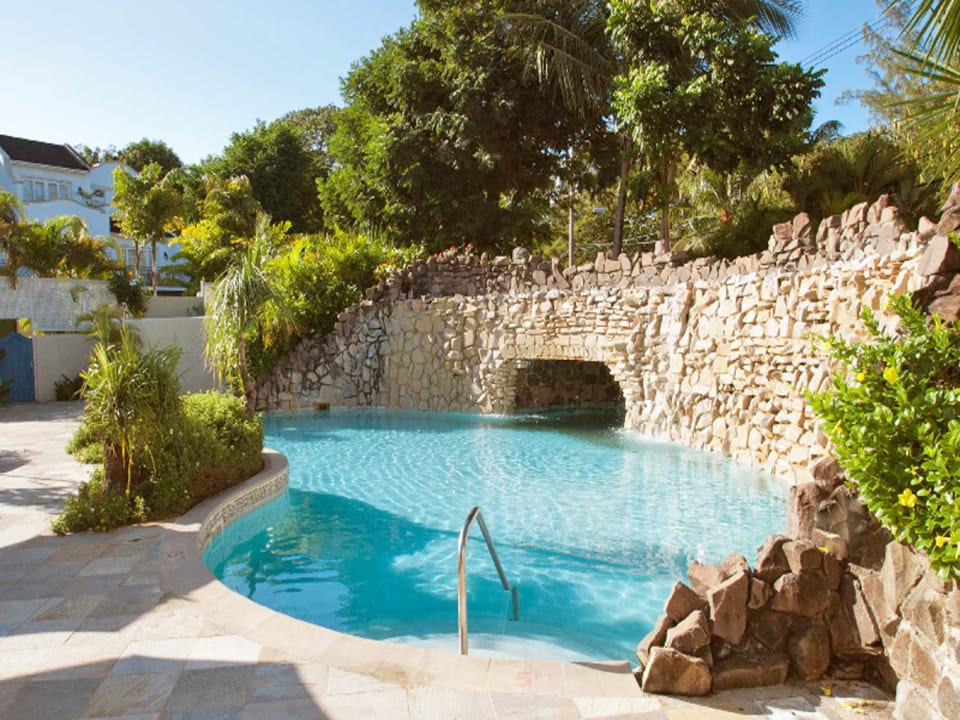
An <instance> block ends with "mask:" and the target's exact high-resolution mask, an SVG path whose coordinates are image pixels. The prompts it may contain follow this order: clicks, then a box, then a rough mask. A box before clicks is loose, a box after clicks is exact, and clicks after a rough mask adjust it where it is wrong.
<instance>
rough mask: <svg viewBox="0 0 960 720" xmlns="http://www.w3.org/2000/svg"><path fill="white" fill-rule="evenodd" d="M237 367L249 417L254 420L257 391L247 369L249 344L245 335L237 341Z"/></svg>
mask: <svg viewBox="0 0 960 720" xmlns="http://www.w3.org/2000/svg"><path fill="white" fill-rule="evenodd" d="M237 369H238V370H239V372H240V383H241V384H242V385H243V399H244V402H246V405H247V419H248V420H252V419H253V416H254V414H255V412H256V410H255V408H254V404H255V403H256V391H255V388H254V386H253V379H252V378H251V377H250V372H249V370H247V344H246V342H244V340H243V337H242V336H241V337H240V342H238V343H237Z"/></svg>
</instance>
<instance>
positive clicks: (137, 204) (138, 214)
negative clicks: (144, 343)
mask: <svg viewBox="0 0 960 720" xmlns="http://www.w3.org/2000/svg"><path fill="white" fill-rule="evenodd" d="M113 183H114V188H115V191H114V195H113V204H114V207H115V208H116V217H117V219H118V220H119V222H120V229H121V231H122V232H123V234H124V235H126V236H127V237H129V238H130V239H131V240H132V241H133V246H134V255H135V257H136V265H137V268H139V267H140V249H141V247H142V243H144V242H148V243H150V250H151V254H150V281H151V285H152V287H153V293H154V295H156V293H157V282H158V278H159V276H158V274H157V244H158V243H160V242H161V241H163V239H164V238H165V237H166V236H167V232H168V231H169V230H171V229H172V227H173V222H174V220H175V218H176V217H177V216H178V215H179V214H180V211H181V201H182V197H181V195H180V192H179V191H178V190H177V188H176V186H175V185H174V183H173V178H172V177H171V174H167V175H163V169H162V168H161V167H160V165H158V164H157V163H150V164H148V165H147V166H146V167H144V168H143V171H142V172H140V174H139V175H131V174H130V173H129V172H127V171H126V170H125V169H124V168H122V167H118V168H115V169H114V171H113Z"/></svg>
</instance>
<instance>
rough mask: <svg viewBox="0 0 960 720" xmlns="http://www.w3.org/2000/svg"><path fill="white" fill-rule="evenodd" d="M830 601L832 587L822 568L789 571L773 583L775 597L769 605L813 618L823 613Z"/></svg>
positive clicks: (778, 609) (786, 611)
mask: <svg viewBox="0 0 960 720" xmlns="http://www.w3.org/2000/svg"><path fill="white" fill-rule="evenodd" d="M829 601H830V588H828V587H827V578H826V575H825V574H824V572H823V571H822V570H808V571H806V572H802V573H787V574H786V575H783V576H781V577H780V578H778V579H777V581H776V582H775V583H774V584H773V598H771V600H770V603H769V604H768V607H769V608H770V609H771V610H776V611H778V612H785V613H789V614H791V615H799V616H800V617H807V618H812V617H816V616H817V615H819V614H820V613H822V612H823V611H824V610H826V608H827V603H828V602H829Z"/></svg>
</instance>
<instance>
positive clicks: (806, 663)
mask: <svg viewBox="0 0 960 720" xmlns="http://www.w3.org/2000/svg"><path fill="white" fill-rule="evenodd" d="M787 652H788V653H789V655H790V664H791V666H792V667H793V671H794V673H795V674H796V676H797V677H798V678H799V679H801V680H816V679H817V678H819V677H820V676H821V675H823V674H824V673H825V672H826V671H827V668H828V667H830V634H829V633H828V632H827V629H826V627H824V625H823V623H819V622H817V623H810V624H809V625H806V626H804V627H801V628H798V629H796V630H794V631H793V633H792V634H791V636H790V640H789V641H788V642H787Z"/></svg>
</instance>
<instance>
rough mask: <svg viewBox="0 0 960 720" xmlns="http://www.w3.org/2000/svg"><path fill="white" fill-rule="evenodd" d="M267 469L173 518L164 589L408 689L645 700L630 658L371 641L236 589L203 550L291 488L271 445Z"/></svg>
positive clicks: (248, 630)
mask: <svg viewBox="0 0 960 720" xmlns="http://www.w3.org/2000/svg"><path fill="white" fill-rule="evenodd" d="M263 458H264V467H263V469H262V470H261V471H260V472H259V473H258V474H257V475H255V476H253V477H252V478H250V479H249V480H247V481H246V482H244V483H242V484H240V485H238V486H236V487H235V488H232V489H230V490H228V491H226V492H224V493H222V494H220V495H218V496H216V497H213V498H210V499H209V500H206V501H204V502H203V503H200V504H199V505H197V506H196V507H194V508H193V509H191V510H190V511H188V512H187V513H186V514H185V515H183V516H182V517H180V518H179V519H178V520H176V521H174V522H171V523H167V524H166V527H167V530H168V531H167V532H166V533H165V534H164V537H163V539H162V540H161V543H160V583H161V588H162V589H163V591H164V594H166V595H169V596H171V597H175V598H180V599H183V600H185V601H187V602H190V603H192V604H194V605H196V606H198V608H199V609H200V610H201V612H202V613H203V614H204V615H205V616H207V617H208V618H209V619H210V621H211V622H213V623H215V624H217V625H218V626H220V627H222V628H223V629H224V630H227V631H229V632H231V633H234V634H236V635H239V636H241V637H246V638H248V639H249V640H251V641H254V642H256V643H259V644H260V645H262V646H263V647H264V649H265V650H267V649H269V650H270V651H272V652H273V653H275V654H280V655H282V656H285V657H287V658H289V659H292V660H299V661H304V662H323V663H327V664H329V665H332V666H335V667H338V668H341V669H343V670H347V671H350V672H355V673H360V674H364V675H368V676H372V677H374V678H376V679H378V680H380V681H383V682H387V683H392V684H396V685H400V686H402V687H410V686H415V685H429V686H434V687H448V688H453V689H458V690H487V691H491V692H496V693H505V694H522V695H550V696H560V697H571V698H573V697H580V698H582V697H621V698H622V697H640V696H641V695H642V693H641V690H640V688H639V686H638V685H637V682H636V680H635V679H634V677H633V673H632V670H631V667H630V665H629V663H627V662H619V663H618V662H606V663H603V662H596V663H561V662H546V661H532V660H530V661H528V660H506V659H491V658H485V657H476V656H470V657H461V656H459V655H457V654H454V653H447V652H442V651H437V650H427V649H423V648H417V647H414V646H410V645H401V644H398V643H390V642H383V641H379V640H368V639H366V638H361V637H356V636H353V635H347V634H344V633H341V632H337V631H335V630H330V629H329V628H324V627H320V626H318V625H313V624H311V623H307V622H304V621H302V620H297V619H296V618H292V617H289V616H287V615H284V614H282V613H279V612H277V611H275V610H271V609H270V608H267V607H265V606H263V605H260V604H258V603H255V602H254V601H252V600H250V599H248V598H245V597H243V596H242V595H240V594H238V593H236V592H234V591H233V590H230V589H229V588H228V587H227V586H226V585H224V584H223V583H221V582H220V581H219V580H218V579H217V578H216V577H214V575H213V574H212V573H211V572H210V570H209V569H208V568H207V566H206V565H205V564H204V563H203V558H202V555H203V551H204V549H205V548H206V547H207V545H209V543H210V542H212V541H213V539H214V538H215V537H216V536H217V535H219V534H220V532H222V531H223V529H224V528H225V527H226V526H227V525H229V524H230V523H231V522H233V521H234V520H236V519H237V518H239V517H241V516H243V515H245V514H246V513H248V512H250V511H252V510H254V509H256V508H257V507H260V506H261V505H263V504H265V503H267V502H269V501H270V500H272V499H274V498H276V497H279V496H280V495H281V494H283V493H284V492H285V491H286V488H287V482H288V478H289V462H288V460H287V458H286V457H285V456H284V455H282V454H281V453H279V452H276V451H273V450H269V449H265V450H264V453H263Z"/></svg>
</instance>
